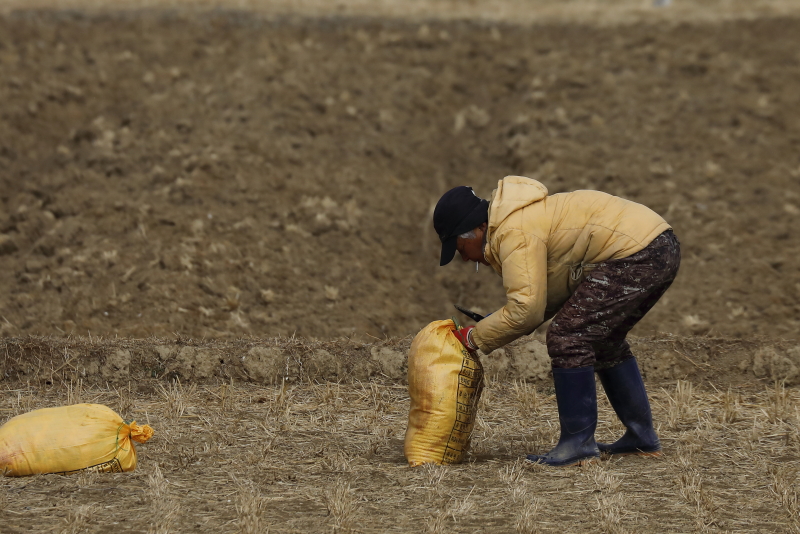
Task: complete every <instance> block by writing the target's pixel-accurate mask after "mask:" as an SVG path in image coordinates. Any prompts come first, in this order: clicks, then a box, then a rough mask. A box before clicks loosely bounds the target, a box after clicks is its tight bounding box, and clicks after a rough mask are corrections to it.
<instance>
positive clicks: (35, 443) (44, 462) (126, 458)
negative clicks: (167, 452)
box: [0, 404, 153, 476]
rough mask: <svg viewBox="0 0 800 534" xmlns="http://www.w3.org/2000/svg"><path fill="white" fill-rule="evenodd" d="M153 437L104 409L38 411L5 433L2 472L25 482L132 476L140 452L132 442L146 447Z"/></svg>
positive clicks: (0, 433) (1, 435) (0, 435)
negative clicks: (86, 474) (78, 475)
mask: <svg viewBox="0 0 800 534" xmlns="http://www.w3.org/2000/svg"><path fill="white" fill-rule="evenodd" d="M152 436H153V429H152V428H150V427H149V426H148V425H144V426H139V425H137V424H136V422H135V421H134V422H132V423H130V424H128V423H126V422H125V421H123V420H122V418H121V417H120V416H119V415H117V414H116V413H115V412H114V410H112V409H111V408H109V407H107V406H103V405H100V404H74V405H72V406H62V407H60V408H43V409H41V410H34V411H32V412H28V413H25V414H22V415H18V416H16V417H14V418H13V419H11V420H9V421H8V422H7V423H6V424H4V425H3V426H2V427H0V472H5V473H6V475H8V476H25V475H37V474H42V473H73V472H75V471H80V470H82V469H91V470H93V471H98V472H113V473H120V472H122V471H133V470H134V469H136V449H135V448H134V447H133V443H132V442H131V440H133V441H137V442H139V443H144V442H145V441H147V440H148V439H150V438H151V437H152Z"/></svg>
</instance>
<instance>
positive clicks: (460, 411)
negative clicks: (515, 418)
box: [404, 321, 483, 466]
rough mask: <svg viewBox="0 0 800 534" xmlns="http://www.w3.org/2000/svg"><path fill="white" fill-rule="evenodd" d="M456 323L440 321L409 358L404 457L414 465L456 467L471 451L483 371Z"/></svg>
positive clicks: (423, 335) (420, 339) (419, 337)
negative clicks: (457, 328)
mask: <svg viewBox="0 0 800 534" xmlns="http://www.w3.org/2000/svg"><path fill="white" fill-rule="evenodd" d="M454 329H455V325H454V323H453V321H434V322H432V323H431V324H429V325H428V326H426V327H425V328H423V329H422V330H421V331H420V332H419V334H417V336H416V337H415V338H414V341H413V342H412V343H411V350H410V352H409V354H408V394H409V396H410V397H411V411H410V413H409V414H408V429H407V430H406V439H405V448H404V452H405V455H406V459H407V460H408V463H409V465H411V466H415V465H420V464H424V463H429V462H433V463H437V464H456V463H459V462H461V461H462V460H463V459H464V455H465V454H466V452H467V449H468V447H469V439H470V435H471V434H472V427H473V426H474V425H475V414H476V412H477V407H478V399H480V396H481V391H482V390H483V366H481V362H480V361H479V360H478V358H477V357H476V356H472V355H470V353H469V352H468V351H467V350H466V349H465V348H464V346H463V345H462V344H461V342H460V341H459V340H458V339H457V338H456V336H455V334H453V330H454Z"/></svg>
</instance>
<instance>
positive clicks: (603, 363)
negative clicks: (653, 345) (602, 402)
mask: <svg viewBox="0 0 800 534" xmlns="http://www.w3.org/2000/svg"><path fill="white" fill-rule="evenodd" d="M680 263H681V249H680V243H678V238H677V237H675V234H674V233H672V230H667V231H666V232H664V233H662V234H660V235H659V236H658V237H656V238H655V239H654V240H653V241H652V242H651V243H650V244H649V245H647V246H646V247H645V248H644V249H642V250H640V251H639V252H637V253H636V254H633V255H632V256H628V257H627V258H621V259H617V260H609V261H606V262H603V263H601V264H599V265H598V266H597V267H596V268H595V269H594V270H592V271H591V272H589V273H588V274H587V275H586V278H585V279H584V280H583V281H582V282H581V283H580V284H579V285H578V287H577V288H576V289H575V292H574V293H573V294H572V296H571V297H570V298H569V299H568V300H567V302H565V303H564V306H562V307H561V309H560V310H559V311H558V313H556V315H555V317H553V322H552V323H550V327H549V328H548V330H547V351H548V353H549V354H550V358H551V360H552V363H553V367H556V368H565V369H574V368H578V367H587V366H589V365H594V367H595V369H598V370H599V369H606V368H609V367H614V366H615V365H617V364H619V363H622V362H624V361H625V360H627V359H628V358H632V357H633V354H631V349H630V346H629V345H628V342H627V341H626V340H625V337H626V336H627V335H628V332H629V331H630V330H631V328H633V326H634V325H635V324H636V323H638V322H639V321H640V320H641V318H642V317H644V315H645V314H646V313H647V312H648V311H650V308H652V307H653V305H654V304H655V303H656V302H657V301H658V299H660V298H661V296H662V295H663V294H664V292H665V291H666V290H667V288H668V287H669V286H670V284H672V281H673V280H675V276H676V275H677V274H678V266H679V265H680Z"/></svg>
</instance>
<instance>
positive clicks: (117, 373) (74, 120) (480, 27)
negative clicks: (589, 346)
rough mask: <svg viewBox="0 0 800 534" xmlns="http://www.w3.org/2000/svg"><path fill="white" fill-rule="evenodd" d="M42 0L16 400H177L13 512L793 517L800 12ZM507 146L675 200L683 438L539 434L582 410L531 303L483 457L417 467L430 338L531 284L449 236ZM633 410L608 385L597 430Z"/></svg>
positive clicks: (17, 174)
mask: <svg viewBox="0 0 800 534" xmlns="http://www.w3.org/2000/svg"><path fill="white" fill-rule="evenodd" d="M104 1H106V0H104ZM148 1H149V0H148ZM548 1H549V0H547V1H546V0H542V2H541V3H542V4H546V3H548ZM15 2H16V3H17V5H20V4H19V2H18V0H7V1H6V2H5V3H1V2H0V13H4V14H2V15H0V335H2V337H3V339H0V385H2V388H3V391H2V394H1V395H0V424H1V423H3V422H5V421H6V420H7V419H9V418H10V417H12V416H14V415H17V414H20V413H24V412H27V411H29V410H32V409H35V408H40V407H47V406H59V405H64V404H70V403H76V402H97V403H101V404H106V405H108V406H111V407H112V408H114V409H115V410H116V411H118V412H119V413H120V414H121V415H122V416H123V417H125V418H126V419H136V420H138V421H139V422H140V423H142V422H145V423H149V424H151V425H152V426H153V427H154V428H155V431H156V434H155V437H154V438H153V439H152V440H151V441H150V442H149V443H147V444H144V445H141V446H139V447H138V452H139V467H138V469H137V470H136V471H135V472H134V473H127V474H104V475H99V474H93V473H85V472H84V473H81V474H79V475H76V476H70V477H66V476H61V475H46V476H36V477H29V478H19V479H13V478H3V479H0V525H2V526H0V530H1V531H2V532H3V533H5V532H9V533H17V532H19V533H21V532H31V531H39V532H42V531H47V532H53V531H58V532H65V533H66V532H70V533H72V532H98V533H99V532H110V531H113V532H145V531H146V532H151V533H167V532H232V531H238V532H246V533H255V532H267V531H268V532H281V533H283V532H322V531H330V530H333V531H338V532H388V531H391V532H412V531H413V532H419V531H427V532H434V533H440V532H445V531H447V532H479V531H485V532H521V533H533V532H598V533H599V532H603V533H617V532H642V533H646V534H651V533H661V532H690V531H691V532H754V533H755V532H795V531H798V529H800V508H798V502H800V499H798V491H797V487H798V486H797V473H798V466H799V465H800V439H798V432H797V428H798V421H800V412H799V411H798V401H799V400H800V398H798V391H797V389H796V387H792V388H790V389H785V388H784V385H783V384H786V385H789V386H794V385H796V384H798V383H800V344H798V326H800V321H799V320H798V312H800V306H798V304H797V301H798V297H799V296H800V267H799V266H798V265H797V262H796V261H794V260H795V258H796V257H798V253H800V241H798V239H797V237H796V235H795V232H796V230H797V226H798V220H799V219H800V119H798V117H800V93H798V91H797V87H798V86H800V83H799V82H800V52H798V50H800V46H798V45H800V19H797V18H792V17H777V16H770V17H769V18H755V19H750V18H749V17H750V16H751V15H752V13H750V12H748V14H747V16H744V15H741V13H738V14H737V13H734V14H733V15H731V17H730V18H731V19H736V20H728V21H727V22H723V23H718V22H715V21H711V22H709V20H708V19H709V17H710V16H711V15H713V14H714V13H715V11H714V9H716V8H717V7H720V6H724V7H726V8H730V7H731V6H733V7H734V8H735V9H740V8H741V9H744V7H743V6H744V4H743V3H742V2H741V1H739V0H731V1H727V0H726V1H725V2H717V1H716V0H714V1H712V0H709V1H704V2H701V3H698V5H701V6H702V7H703V9H702V10H701V11H702V13H704V15H703V16H701V17H698V18H700V19H703V20H704V21H705V22H703V23H686V22H685V21H687V20H693V17H692V16H689V15H687V13H689V14H691V13H694V11H692V10H691V9H688V10H686V9H684V8H685V6H686V4H684V3H680V2H677V1H676V6H677V5H678V4H679V3H680V4H681V10H683V11H679V12H677V15H676V16H675V17H671V16H668V15H664V16H662V17H660V18H657V19H653V20H652V21H651V22H648V23H644V24H639V25H622V26H619V25H613V24H612V25H608V26H605V25H600V26H598V25H594V24H589V23H584V24H574V23H569V24H567V23H565V22H563V21H566V20H572V18H571V16H565V17H561V16H553V17H551V18H549V19H547V20H549V21H550V22H547V23H543V24H538V25H532V26H531V25H529V26H523V25H520V24H515V23H514V21H516V20H517V18H516V17H513V16H508V13H510V12H506V11H502V10H496V11H493V12H492V14H491V15H490V16H487V17H486V19H484V20H483V21H480V20H464V21H454V20H449V19H452V18H456V19H458V18H461V16H462V15H463V14H464V13H466V16H474V15H475V14H476V13H478V12H480V13H483V12H485V11H487V10H489V8H494V7H495V6H499V5H501V4H502V5H512V4H514V5H515V6H516V8H519V7H520V5H521V4H520V2H519V1H517V0H502V1H500V0H498V1H497V2H494V1H492V2H489V1H488V0H487V1H486V2H459V3H457V4H453V3H452V2H449V0H430V2H423V1H422V0H419V1H415V2H413V5H414V6H416V7H420V6H421V7H422V8H425V9H428V8H431V10H428V11H425V9H422V12H423V15H422V16H423V18H430V20H428V21H426V22H422V21H419V20H416V21H415V20H412V19H413V18H414V17H410V18H392V19H380V18H376V17H374V16H370V17H369V18H335V17H330V16H328V17H327V18H325V17H320V18H297V17H272V18H269V17H267V16H266V15H265V14H264V13H260V14H256V13H252V12H227V11H202V12H190V11H169V12H166V11H160V12H155V11H145V12H136V11H129V12H124V13H123V12H118V13H108V12H107V11H104V10H100V11H98V12H95V11H87V12H84V11H80V10H79V11H70V12H63V11H62V12H54V11H39V12H33V11H17V12H6V11H7V10H6V9H5V8H7V7H8V6H11V7H14V5H15ZM34 2H35V5H37V6H42V5H47V4H48V3H49V5H52V3H53V0H30V3H28V4H26V5H29V6H30V5H34ZM58 3H59V5H63V6H67V5H68V6H70V7H72V6H80V5H81V4H79V3H77V0H76V1H75V2H67V1H64V2H58ZM98 3H99V2H96V1H94V0H91V1H90V0H86V5H89V4H91V5H92V6H95V7H96V6H97V5H98ZM187 3H189V0H187ZM197 3H199V4H204V5H207V4H208V2H204V1H199V0H198V2H197ZM237 3H239V2H237ZM255 3H258V2H255V0H254V1H253V2H248V3H247V5H254V4H255ZM584 3H585V4H591V3H592V2H589V1H587V2H584ZM632 3H634V0H630V2H626V1H624V0H619V1H615V2H614V5H615V6H619V5H631V4H632ZM122 4H125V5H126V6H130V5H131V2H127V1H126V2H121V4H120V5H122ZM172 4H175V2H173V3H172ZM328 4H329V5H332V3H328ZM339 4H341V5H343V6H345V7H346V9H343V11H342V12H344V13H351V14H352V13H357V14H361V15H370V14H373V15H385V14H394V13H393V12H392V11H391V10H392V9H394V10H395V11H396V9H397V4H396V3H395V4H393V3H392V2H378V3H376V4H375V5H376V6H379V7H381V9H383V8H386V9H388V10H389V11H386V12H383V11H380V10H378V11H375V12H371V11H369V9H367V10H366V11H364V6H366V5H367V4H368V2H362V1H361V0H344V1H342V2H341V3H339V2H337V3H336V5H337V6H338V5H339ZM564 4H565V5H567V4H569V7H570V8H572V7H574V6H575V5H576V4H578V3H577V2H570V3H567V2H564ZM767 4H769V5H773V6H775V5H778V4H781V5H785V3H782V2H767V1H762V0H759V1H758V2H756V1H753V2H752V3H751V5H752V6H755V7H754V9H756V10H757V9H760V8H761V7H763V6H764V5H767ZM141 5H147V2H144V1H143V3H142V4H141ZM242 5H244V4H242ZM274 5H276V6H279V8H280V9H285V8H286V6H287V5H289V2H285V1H283V0H281V1H279V2H275V3H274ZM298 5H299V6H304V7H303V8H302V9H301V11H300V12H302V13H305V14H307V13H309V12H314V6H317V7H319V6H321V5H322V4H321V3H320V2H319V1H317V0H308V1H305V0H304V1H303V2H299V3H298ZM448 5H458V6H461V7H460V8H459V9H463V10H464V11H454V12H453V13H450V12H449V11H448V10H447V9H442V6H448ZM549 5H550V6H551V7H553V5H554V2H549ZM309 6H311V7H310V8H309ZM354 6H355V7H354ZM463 6H467V7H463ZM709 6H711V8H709ZM306 8H308V9H310V11H309V10H308V9H306ZM390 8H391V9H390ZM473 8H474V9H473ZM280 9H278V11H279V12H280ZM337 9H338V8H337ZM351 9H352V11H348V10H351ZM376 9H377V8H376ZM553 9H555V11H554V13H555V12H556V11H558V9H557V8H553ZM595 9H597V6H595ZM359 10H361V11H359ZM470 10H472V11H470ZM568 10H569V9H568ZM642 11H643V12H645V11H647V10H646V9H642ZM512 12H513V11H512ZM498 13H500V15H502V16H495V15H497V14H498ZM597 13H599V14H600V13H602V12H600V11H597ZM698 13H700V11H698ZM273 14H274V13H273ZM730 14H731V13H728V15H730ZM328 15H330V12H328ZM417 15H419V13H417ZM451 15H452V16H451ZM740 15H741V16H740ZM772 15H775V13H772ZM626 17H627V15H626ZM626 17H622V18H620V19H618V20H617V19H615V20H617V22H619V21H630V18H626ZM612 18H613V17H612ZM634 18H635V17H634ZM720 18H721V19H726V18H729V17H728V16H727V15H726V14H725V13H722V14H721V15H720ZM488 19H492V20H497V19H501V20H505V21H506V22H505V23H502V24H496V23H494V22H492V23H489V22H486V20H488ZM519 20H528V21H530V20H531V19H530V18H527V19H526V18H525V16H523V15H520V17H519ZM578 20H583V21H584V22H586V21H587V19H586V17H585V14H584V16H583V18H581V17H578ZM645 20H651V19H649V18H647V17H645ZM553 21H562V22H553ZM606 21H608V19H606ZM681 21H683V22H681ZM512 173H513V174H527V175H530V176H534V177H537V178H539V179H541V180H542V181H543V182H544V183H546V184H547V186H548V187H549V188H550V189H551V191H554V192H555V191H566V190H572V189H577V188H598V189H602V190H606V191H609V192H611V193H614V194H619V195H621V196H624V197H627V198H630V199H633V200H637V201H640V202H643V203H645V204H647V205H649V206H651V207H653V208H654V209H655V210H657V211H658V212H660V213H662V214H663V215H664V216H665V217H666V218H667V219H668V220H669V221H670V222H671V223H672V224H673V225H674V227H675V230H676V233H677V234H678V236H679V238H680V239H681V241H682V243H683V247H684V262H683V266H682V270H681V273H680V276H679V278H678V280H677V281H676V283H675V285H674V287H673V288H672V289H671V290H670V291H669V292H668V293H667V295H666V297H665V298H664V299H663V300H662V302H661V303H659V305H658V306H656V308H655V309H654V310H653V311H652V312H651V313H650V314H649V315H648V316H647V317H646V318H645V320H644V321H643V323H642V324H641V325H640V326H639V327H637V329H636V330H635V332H634V333H635V334H636V335H635V336H633V337H632V341H633V344H634V350H635V352H636V353H637V356H638V358H639V362H640V364H641V368H642V370H643V373H644V375H645V377H646V381H647V384H648V392H649V394H650V397H651V400H652V405H653V415H654V420H655V421H656V425H657V428H658V432H659V435H660V437H661V440H662V443H663V445H664V456H663V457H662V458H660V459H652V458H630V457H624V458H611V459H605V460H607V461H603V462H601V463H600V464H599V465H595V466H590V467H586V468H574V469H546V468H542V467H540V466H533V465H530V464H526V463H525V462H523V461H521V460H520V459H521V458H522V457H523V456H524V455H525V454H527V453H536V452H543V451H546V450H548V449H549V448H550V447H551V446H552V445H553V444H554V443H555V442H556V441H557V439H558V415H557V412H556V407H555V401H554V396H553V395H552V393H553V391H552V385H551V382H550V379H549V375H548V370H549V360H548V357H547V354H546V348H545V347H544V345H543V344H542V340H543V338H542V332H538V333H536V334H535V335H534V336H532V337H529V338H525V339H521V340H519V341H517V342H515V343H514V344H512V345H511V346H509V347H506V348H504V349H502V350H500V351H496V352H495V353H493V354H492V355H489V356H482V359H483V363H484V365H485V368H486V373H487V380H488V383H487V387H486V389H485V390H484V393H483V397H482V399H481V403H480V405H479V411H478V418H477V423H476V430H475V432H474V434H473V447H472V451H471V455H470V458H469V461H468V462H467V463H465V464H463V465H460V466H451V467H447V468H442V467H436V466H432V465H428V466H424V467H423V468H420V469H408V468H406V467H405V461H404V459H403V457H402V439H403V433H404V429H405V426H406V417H407V414H408V407H409V400H408V397H407V394H406V389H405V386H404V385H403V384H402V382H403V380H404V378H405V373H406V366H407V364H406V353H407V350H408V346H409V342H410V336H411V335H413V334H414V333H415V332H416V331H417V330H418V329H419V328H420V327H421V326H422V325H424V324H426V323H427V322H429V321H431V320H434V319H441V318H444V317H449V316H450V315H453V314H454V310H453V309H452V306H451V304H452V303H453V302H459V303H462V304H465V305H468V306H470V307H473V308H474V309H476V310H478V311H483V312H488V311H492V310H493V309H496V308H497V307H498V306H500V305H501V304H502V302H503V297H504V295H503V292H502V287H501V284H500V280H499V279H498V278H497V277H494V276H492V275H491V274H490V273H488V272H487V271H486V270H481V272H480V273H479V274H478V275H475V274H474V273H473V272H472V269H471V268H469V267H465V266H463V265H452V266H448V267H447V268H444V269H440V268H439V267H437V248H438V247H437V242H436V241H437V240H436V237H435V235H434V234H433V231H432V229H431V227H430V226H431V225H430V215H431V209H432V206H433V205H434V203H435V201H436V200H437V198H438V197H439V195H440V194H441V193H442V192H443V191H445V190H446V189H448V188H449V187H451V186H455V185H458V184H471V185H473V186H474V187H475V188H476V189H477V190H478V192H479V193H481V194H483V195H488V193H489V192H490V190H491V189H492V187H493V186H494V184H495V183H496V181H497V179H499V178H501V177H502V176H504V175H506V174H512ZM659 332H660V333H659ZM293 334H297V335H296V336H295V335H293ZM342 336H346V338H343V337H342ZM692 384H694V386H692ZM622 432H623V428H622V427H621V425H620V423H619V422H618V420H617V419H616V417H615V416H614V415H613V413H612V410H611V408H610V407H609V406H608V404H607V402H606V401H605V398H604V397H603V396H602V395H601V396H600V422H599V427H598V432H597V437H598V439H601V440H610V439H614V438H615V437H617V436H619V435H620V434H621V433H622Z"/></svg>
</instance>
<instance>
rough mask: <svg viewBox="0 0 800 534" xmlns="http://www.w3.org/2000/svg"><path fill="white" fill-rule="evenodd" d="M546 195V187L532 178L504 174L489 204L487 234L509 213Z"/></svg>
mask: <svg viewBox="0 0 800 534" xmlns="http://www.w3.org/2000/svg"><path fill="white" fill-rule="evenodd" d="M546 196H547V188H546V187H545V186H544V185H543V184H542V183H540V182H538V181H536V180H534V179H533V178H525V177H524V176H506V177H505V178H503V179H502V180H499V181H498V182H497V189H495V190H494V191H493V192H492V200H491V203H490V204H489V234H491V233H493V231H494V229H495V228H497V226H498V225H499V224H500V223H501V222H503V221H504V220H505V219H506V218H507V217H508V216H509V215H511V214H512V213H514V212H515V211H517V210H520V209H522V208H524V207H525V206H529V205H531V204H533V203H534V202H539V201H540V200H542V199H543V198H545V197H546Z"/></svg>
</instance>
